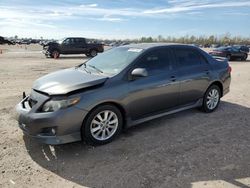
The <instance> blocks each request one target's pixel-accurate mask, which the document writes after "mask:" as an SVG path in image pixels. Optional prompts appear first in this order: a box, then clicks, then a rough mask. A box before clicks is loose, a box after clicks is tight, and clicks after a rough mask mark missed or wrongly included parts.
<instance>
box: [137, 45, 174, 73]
mask: <svg viewBox="0 0 250 188" xmlns="http://www.w3.org/2000/svg"><path fill="white" fill-rule="evenodd" d="M140 67H143V68H146V69H147V71H148V73H149V75H152V74H157V73H160V72H165V71H167V70H171V69H172V66H171V53H170V51H169V50H168V49H156V50H153V51H151V52H149V53H147V54H146V55H145V56H144V57H143V58H142V60H141V61H140Z"/></svg>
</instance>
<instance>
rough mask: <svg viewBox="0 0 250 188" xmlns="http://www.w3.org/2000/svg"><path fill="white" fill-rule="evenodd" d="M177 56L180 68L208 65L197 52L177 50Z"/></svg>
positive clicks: (185, 49) (186, 49) (183, 49)
mask: <svg viewBox="0 0 250 188" xmlns="http://www.w3.org/2000/svg"><path fill="white" fill-rule="evenodd" d="M175 54H176V58H177V61H178V62H179V65H180V67H190V66H199V65H202V64H206V60H205V58H204V57H203V56H202V55H201V54H200V53H199V52H197V51H196V50H193V49H188V48H177V49H175Z"/></svg>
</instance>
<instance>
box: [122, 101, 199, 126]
mask: <svg viewBox="0 0 250 188" xmlns="http://www.w3.org/2000/svg"><path fill="white" fill-rule="evenodd" d="M202 102H203V99H202V98H201V99H199V100H198V101H196V102H195V103H193V104H191V105H187V106H183V107H179V108H176V109H173V110H170V111H166V112H163V113H159V114H156V115H152V116H147V117H145V118H141V119H138V120H131V119H128V120H127V125H126V127H131V126H134V125H137V124H140V123H144V122H146V121H150V120H153V119H156V118H160V117H163V116H166V115H170V114H174V113H177V112H181V111H184V110H188V109H191V108H196V107H200V106H202Z"/></svg>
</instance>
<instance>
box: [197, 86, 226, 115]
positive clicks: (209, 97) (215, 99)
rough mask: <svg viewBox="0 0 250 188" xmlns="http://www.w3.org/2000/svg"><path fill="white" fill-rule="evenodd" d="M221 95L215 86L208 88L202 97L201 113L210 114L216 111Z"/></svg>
mask: <svg viewBox="0 0 250 188" xmlns="http://www.w3.org/2000/svg"><path fill="white" fill-rule="evenodd" d="M213 92H214V93H213ZM221 93H222V92H221V90H220V88H219V87H218V86H217V85H212V86H210V87H209V88H208V89H207V91H206V93H205V95H204V97H203V103H202V108H201V109H202V111H204V112H206V113H210V112H213V111H214V110H216V108H218V106H219V104H220V98H221ZM209 101H210V102H209Z"/></svg>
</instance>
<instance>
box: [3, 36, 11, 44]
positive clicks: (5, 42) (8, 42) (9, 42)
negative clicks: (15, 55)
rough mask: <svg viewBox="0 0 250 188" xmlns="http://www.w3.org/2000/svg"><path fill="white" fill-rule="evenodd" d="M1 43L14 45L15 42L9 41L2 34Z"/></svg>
mask: <svg viewBox="0 0 250 188" xmlns="http://www.w3.org/2000/svg"><path fill="white" fill-rule="evenodd" d="M0 44H8V45H14V43H13V42H11V41H9V40H7V39H5V38H4V37H1V36H0Z"/></svg>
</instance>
